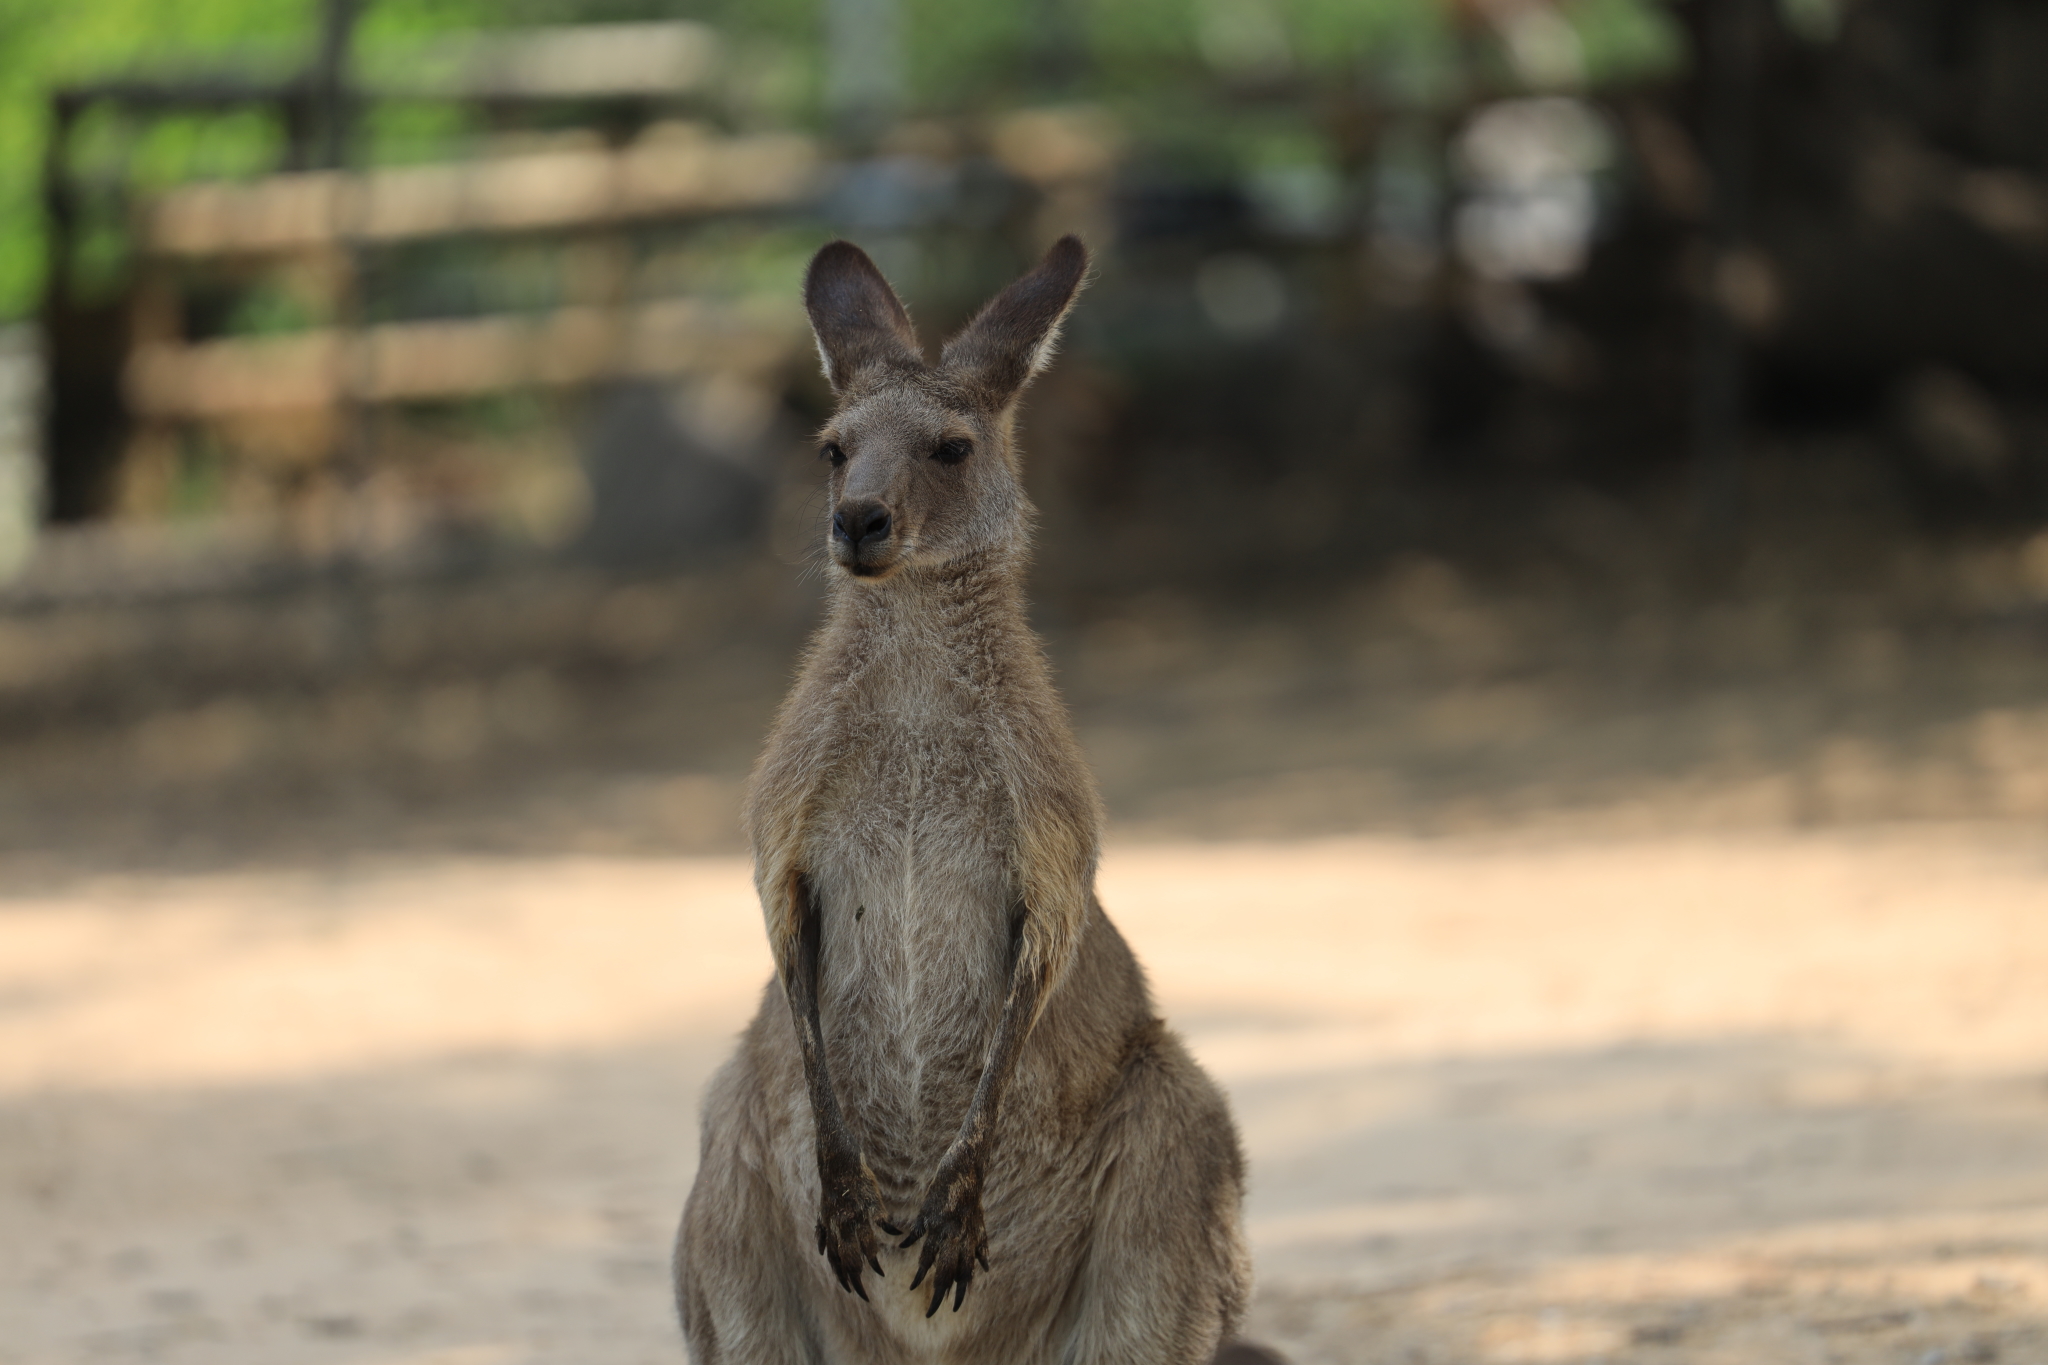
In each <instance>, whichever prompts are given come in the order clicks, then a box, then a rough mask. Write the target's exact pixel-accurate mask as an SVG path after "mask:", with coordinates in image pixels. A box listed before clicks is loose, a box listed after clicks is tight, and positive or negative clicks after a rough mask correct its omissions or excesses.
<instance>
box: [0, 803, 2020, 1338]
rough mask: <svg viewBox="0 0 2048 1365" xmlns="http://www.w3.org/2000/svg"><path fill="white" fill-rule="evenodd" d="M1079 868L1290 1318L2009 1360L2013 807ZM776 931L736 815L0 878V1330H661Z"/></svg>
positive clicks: (79, 1334) (1431, 1331)
mask: <svg viewBox="0 0 2048 1365" xmlns="http://www.w3.org/2000/svg"><path fill="white" fill-rule="evenodd" d="M1104 893H1105V897H1106V900H1107V903H1108V904H1109V905H1110V907H1111V908H1112V910H1113V913H1114V914H1115V915H1116V917H1117V918H1118V919H1119V920H1120V922H1121V923H1122V925H1123V926H1124V928H1125V930H1126V932H1127V933H1128V934H1129V935H1130V936H1131V938H1132V939H1133V941H1134V943H1135V945H1136V946H1137V948H1138V950H1139V952H1140V953H1141V954H1142V955H1143V957H1144V958H1145V960H1146V961H1147V963H1148V964H1149V966H1150V968H1151V970H1152V973H1153V976H1154V980H1155V982H1156V984H1157V987H1158V990H1159V994H1160V996H1161V998H1162V1000H1163V1002H1164V1005H1165V1007H1166V1009H1167V1010H1168V1011H1169V1012H1170V1014H1171V1016H1172V1018H1173V1019H1174V1020H1175V1021H1176V1022H1177V1023H1178V1025H1179V1026H1180V1027H1181V1028H1182V1029H1183V1030H1184V1031H1185V1032H1186V1034H1187V1035H1188V1036H1189V1038H1190V1039H1191V1040H1192V1042H1193V1044H1194V1046H1195V1049H1196V1051H1197V1052H1198V1053H1199V1054H1200V1056H1201V1057H1202V1059H1203V1061H1204V1062H1205V1063H1206V1064H1207V1065H1208V1066H1210V1067H1211V1068H1212V1069H1213V1070H1214V1071H1215V1072H1216V1074H1217V1075H1218V1076H1219V1077H1220V1078H1221V1079H1222V1080H1223V1081H1224V1082H1225V1083H1226V1084H1227V1085H1228V1087H1229V1089H1230V1091H1231V1094H1232V1097H1233V1099H1234V1101H1235V1104H1236V1109H1237V1113H1238V1117H1239V1122H1240V1124H1241V1126H1242V1128H1243V1132H1244V1138H1245V1143H1246V1146H1247V1149H1248V1151H1249V1153H1250V1156H1251V1163H1252V1172H1253V1189H1252V1195H1251V1201H1250V1206H1249V1209H1248V1215H1249V1219H1250V1228H1251V1234H1252V1238H1253V1241H1254V1245H1255V1247H1256V1252H1257V1257H1258V1264H1259V1274H1260V1290H1259V1298H1258V1303H1257V1307H1256V1309H1255V1310H1254V1313H1253V1315H1252V1321H1251V1324H1250V1326H1251V1331H1252V1334H1253V1335H1255V1336H1256V1337H1258V1338H1260V1339H1263V1340H1265V1341H1268V1342H1271V1343H1273V1344H1275V1345H1277V1346H1279V1347H1280V1348H1281V1349H1283V1350H1284V1351H1286V1352H1287V1353H1288V1355H1289V1356H1290V1357H1291V1358H1292V1359H1294V1360H1296V1361H1299V1362H1302V1365H1316V1363H1318V1362H1331V1365H1336V1363H1337V1362H1347V1363H1350V1362H1368V1361H1373V1362H1378V1361H1403V1362H1405V1361H1416V1362H1421V1361H1500V1362H1514V1361H1568V1360H1624V1359H1626V1360H1642V1361H1673V1362H1678V1361H1685V1362H1699V1363H1700V1365H1705V1362H1721V1361H1728V1362H1736V1361H1745V1362H1746V1361H1761V1360H1774V1361H1775V1360H1786V1361H1794V1360H1797V1361H1805V1360H1812V1361H1856V1362H1863V1361H1870V1362H1878V1361H1885V1362H1892V1361H1898V1362H1935V1361H1994V1360H1997V1361H2011V1362H2030V1361H2048V1076H2044V1073H2043V1070H2042V1059H2043V1057H2044V1056H2048V992H2043V991H2042V990H2041V989H2040V982H2041V981H2042V980H2043V979H2048V916H2044V914H2043V912H2044V910H2048V858H2044V856H2043V850H2042V847H2041V845H2040V844H2039V843H2038V841H2035V840H2030V839H2022V838H2018V837H2015V836H2013V835H2011V834H1999V833H1996V832H1984V831H1974V832H1973V831H1969V830H1947V831H1930V830H1927V829H1921V830H1917V831H1890V832H1884V831H1866V832H1864V833H1862V834H1857V835H1848V834H1839V833H1838V834H1831V835H1804V836H1761V835H1757V836H1731V835H1722V836H1716V837H1714V838H1711V839H1684V838H1636V839H1603V840H1592V839H1584V838H1576V839H1570V838H1554V837H1541V838H1484V837H1462V838H1442V839H1417V838H1403V839H1381V840H1338V841H1319V842H1302V843H1291V844H1283V843H1247V844H1239V845H1216V844H1191V843H1179V844H1165V843H1162V844H1123V845H1119V846H1117V847H1116V848H1115V849H1114V850H1113V851H1112V853H1111V855H1110V857H1109V859H1108V864H1107V868H1106V870H1105V874H1104ZM766 969H767V964H766V960H765V954H764V950H763V948H762V945H761V939H760V932H759V928H758V919H757V914H756V911H755V909H754V907H753V906H752V904H751V899H750V894H749V889H748V879H747V875H746V869H745V866H744V864H743V862H742V861H740V860H739V859H737V858H732V857H710V858H675V857H671V858H622V857H613V858H604V857H579V856H554V857H545V858H538V859H526V860H522V859H517V858H510V857H501V858H441V859H421V858H395V859H384V860H362V859H358V860H351V861H348V862H345V863H340V864H336V865H332V866H326V867H305V868H297V869H290V870H267V871H246V872H235V871H220V872H212V873H192V874H182V875H176V874H156V875H143V876H132V875H131V876H92V875H81V876H80V877H78V878H76V879H75V880H71V881H69V882H68V883H66V884H62V885H57V884H51V883H46V884H45V885H44V887H43V888H42V889H40V890H37V891H34V892H31V893H28V894H19V895H9V896H8V897H6V899H5V902H4V908H0V1002H4V1003H0V1009H4V1014H0V1020H4V1027H0V1283H5V1284H6V1285H8V1286H9V1287H10V1288H9V1291H8V1292H7V1293H6V1294H5V1295H4V1296H0V1360H4V1361H7V1362H9V1365H74V1362H75V1363H77V1365H85V1363H86V1362H127V1361H136V1362H141V1361H163V1362H208V1365H237V1363H238V1362H251V1363H252V1365H253V1363H254V1362H264V1365H290V1363H292V1362H305V1363H306V1365H327V1363H328V1362H333V1363H334V1365H342V1363H343V1362H347V1363H349V1365H357V1363H358V1362H359V1363H360V1365H426V1363H427V1362H434V1363H435V1365H499V1363H500V1362H503V1363H504V1365H519V1363H523V1362H542V1361H575V1362H583V1363H587V1365H613V1363H616V1365H637V1363H638V1362H657V1361H673V1360H676V1359H677V1358H678V1353H679V1347H678V1345H677V1342H676V1337H675V1333H674V1330H673V1328H672V1326H671V1322H670V1317H669V1311H670V1310H669V1307H668V1289H667V1285H666V1257H667V1246H668V1236H669V1232H670V1226H671V1224H672V1222H673V1220H674V1218H675V1216H676V1212H677V1210H678V1208H679V1206H680V1204H681V1202H682V1198H683V1195H684V1193H685V1191H686V1190H687V1188H688V1185H689V1181H690V1177H691V1172H692V1167H693V1159H694V1131H695V1125H696V1115H695V1109H694V1106H695V1103H696V1099H697V1096H698V1094H699V1092H700V1091H701V1089H702V1087H703V1084H704V1082H705V1079H706V1077H707V1076H708V1074H709V1072H710V1071H711V1069H712V1068H713V1067H715V1066H716V1065H717V1063H718V1062H719V1060H720V1058H721V1057H722V1056H723V1055H724V1053H725V1052H726V1050H727V1047H728V1044H729V1039H730V1038H731V1036H732V1034H733V1032H734V1030H735V1029H736V1028H737V1027H738V1026H739V1024H740V1023H741V1021H742V1020H743V1019H744V1018H745V1016H746V1015H747V1014H748V1012H749V1011H750V1009H751V1008H752V1005H753V1002H754V999H755V997H756V993H757V991H758V988H759V985H760V983H761V982H762V980H763V979H764V977H765V974H766ZM998 1250H999V1249H998ZM996 1274H997V1275H998V1276H1000V1275H1001V1274H1002V1266H1001V1264H1000V1262H998V1265H997V1268H996Z"/></svg>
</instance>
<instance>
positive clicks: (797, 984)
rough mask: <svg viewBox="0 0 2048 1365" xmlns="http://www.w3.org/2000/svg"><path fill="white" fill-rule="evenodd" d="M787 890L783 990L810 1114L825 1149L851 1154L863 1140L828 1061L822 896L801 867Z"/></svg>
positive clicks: (780, 963) (781, 965)
mask: <svg viewBox="0 0 2048 1365" xmlns="http://www.w3.org/2000/svg"><path fill="white" fill-rule="evenodd" d="M786 894H787V895H788V896H789V898H790V904H789V907H788V910H789V922H790V926H791V929H792V933H791V935H790V941H789V942H788V943H786V944H782V945H778V951H777V952H776V958H777V960H778V961H777V965H778V967H779V975H780V976H781V978H782V990H783V994H784V995H785V996H787V997H788V999H789V1012H790V1016H791V1019H792V1022H794V1024H795V1025H796V1045H797V1053H798V1055H799V1056H800V1057H801V1058H802V1059H803V1068H804V1089H805V1091H806V1092H807V1093H808V1095H809V1097H810V1102H811V1118H812V1121H813V1123H814V1124H815V1125H816V1127H817V1133H818V1150H819V1152H820V1154H821V1155H822V1154H826V1153H831V1154H835V1155H837V1154H850V1153H854V1152H857V1151H858V1149H859V1144H858V1143H857V1142H855V1141H854V1138H853V1134H852V1132H851V1131H850V1130H849V1129H848V1128H847V1126H846V1117H845V1115H844V1114H843V1113H842V1112H841V1111H840V1108H839V1096H838V1094H837V1093H836V1092H835V1091H834V1090H833V1088H832V1072H831V1069H830V1068H829V1067H828V1066H827V1065H826V1063H825V1029H824V1024H823V1023H822V1022H821V1020H820V1019H819V1015H818V950H819V946H820V939H821V934H822V929H821V919H822V917H821V916H820V915H819V913H818V899H817V897H816V896H815V895H814V894H813V893H812V891H811V887H810V883H809V882H808V881H807V880H806V879H805V878H804V877H803V875H802V874H801V873H796V874H792V875H791V876H790V879H789V885H788V888H787V892H786Z"/></svg>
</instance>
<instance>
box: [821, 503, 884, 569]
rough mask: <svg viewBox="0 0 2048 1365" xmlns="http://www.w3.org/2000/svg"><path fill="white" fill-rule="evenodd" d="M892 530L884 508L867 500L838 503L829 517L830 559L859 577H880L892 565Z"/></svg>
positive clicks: (880, 504) (882, 505)
mask: <svg viewBox="0 0 2048 1365" xmlns="http://www.w3.org/2000/svg"><path fill="white" fill-rule="evenodd" d="M894 529H895V520H894V518H892V517H891V516H890V515H889V508H888V507H887V505H886V504H883V503H879V502H876V501H874V500H873V499H871V498H867V499H861V500H859V501H849V502H842V503H841V504H839V508H838V510H837V511H835V512H833V514H832V557H833V558H834V559H836V560H838V561H839V563H840V564H841V565H842V566H843V567H844V568H846V569H848V570H851V571H852V572H853V573H856V574H859V575H861V576H863V577H866V576H867V575H870V574H878V573H883V572H885V571H886V570H887V569H888V568H889V567H890V565H891V564H892V563H893V561H894V556H893V555H892V554H891V553H890V550H891V548H892V547H891V546H890V543H889V542H890V536H891V533H892V532H893V531H894Z"/></svg>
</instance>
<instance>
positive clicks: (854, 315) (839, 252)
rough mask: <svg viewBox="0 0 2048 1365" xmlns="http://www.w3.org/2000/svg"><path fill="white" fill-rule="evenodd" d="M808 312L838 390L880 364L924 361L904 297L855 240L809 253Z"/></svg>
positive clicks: (912, 365) (907, 364) (911, 364)
mask: <svg viewBox="0 0 2048 1365" xmlns="http://www.w3.org/2000/svg"><path fill="white" fill-rule="evenodd" d="M804 311H805V312H807V313H809V314H810V315H811V334H812V335H813V336H815V337H817V339H818V358H819V359H820V360H821V361H823V362H824V365H825V381H826V382H827V383H829V384H830V385H831V386H832V388H833V389H834V391H836V392H839V393H844V392H845V391H846V389H847V387H848V386H849V385H851V384H852V383H854V382H855V381H856V380H858V379H859V378H860V376H861V375H862V374H864V373H866V372H868V371H871V370H874V369H877V368H880V367H884V366H886V367H890V368H895V369H901V368H906V367H908V368H913V369H915V368H921V367H922V366H923V365H924V354H923V352H922V350H921V349H920V348H919V346H918V342H917V329H916V328H914V327H912V326H911V325H910V313H909V312H908V311H907V310H906V309H905V308H904V307H903V301H902V300H901V299H899V298H897V297H896V291H895V290H893V289H891V288H890V287H889V282H888V281H887V280H885V279H883V278H882V272H881V271H880V270H878V269H876V268H875V263H874V262H873V261H872V260H869V259H868V253H867V252H865V251H862V250H861V249H860V248H859V247H857V246H855V245H854V244H853V243H852V242H827V243H825V245H824V246H822V247H820V248H818V254H817V255H815V256H813V257H811V268H810V269H809V270H806V271H805V272H804Z"/></svg>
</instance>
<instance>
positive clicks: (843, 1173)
mask: <svg viewBox="0 0 2048 1365" xmlns="http://www.w3.org/2000/svg"><path fill="white" fill-rule="evenodd" d="M818 1175H819V1177H820V1184H821V1186H822V1189H823V1198H822V1200H821V1201H820V1208H819V1211H818V1250H819V1251H821V1252H823V1253H824V1254H825V1260H826V1263H827V1264H829V1265H830V1266H831V1267H832V1274H833V1275H834V1277H836V1278H837V1279H838V1281H839V1287H840V1288H841V1289H844V1290H845V1291H846V1292H847V1293H849V1294H858V1295H860V1296H861V1298H863V1299H865V1298H867V1296H868V1291H867V1289H866V1287H865V1286H864V1285H862V1284H861V1268H862V1265H863V1263H865V1265H866V1266H867V1268H868V1269H871V1270H873V1271H874V1272H875V1274H877V1275H880V1274H881V1273H882V1262H881V1259H880V1252H881V1249H882V1247H881V1243H880V1242H879V1241H877V1240H876V1238H875V1229H876V1227H877V1226H879V1227H881V1228H883V1229H885V1230H887V1231H889V1232H891V1233H894V1232H895V1231H896V1229H895V1228H892V1227H890V1226H889V1225H888V1224H887V1223H885V1222H883V1221H882V1196H881V1192H880V1191H879V1190H878V1189H877V1188H876V1186H875V1175H874V1172H873V1171H870V1170H869V1169H868V1163H867V1161H866V1159H865V1158H863V1157H861V1156H860V1155H859V1154H858V1153H853V1154H849V1155H846V1156H834V1157H820V1158H819V1161H818Z"/></svg>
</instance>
